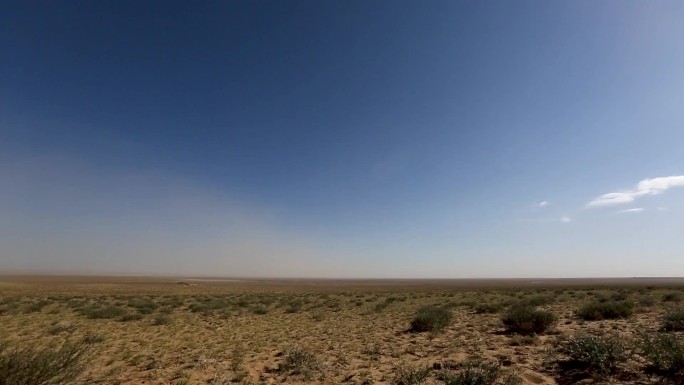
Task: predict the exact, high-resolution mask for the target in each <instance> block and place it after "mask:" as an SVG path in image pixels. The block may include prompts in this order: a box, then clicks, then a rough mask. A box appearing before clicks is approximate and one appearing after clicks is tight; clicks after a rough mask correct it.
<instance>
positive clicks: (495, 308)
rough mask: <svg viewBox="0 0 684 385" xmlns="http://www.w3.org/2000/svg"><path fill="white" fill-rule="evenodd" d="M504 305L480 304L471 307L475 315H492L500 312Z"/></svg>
mask: <svg viewBox="0 0 684 385" xmlns="http://www.w3.org/2000/svg"><path fill="white" fill-rule="evenodd" d="M504 307H505V305H504V304H503V303H480V304H477V305H475V306H474V307H473V310H474V311H475V313H477V314H494V313H498V312H500V311H501V310H502V309H503V308H504Z"/></svg>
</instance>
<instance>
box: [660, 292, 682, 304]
mask: <svg viewBox="0 0 684 385" xmlns="http://www.w3.org/2000/svg"><path fill="white" fill-rule="evenodd" d="M663 302H682V293H680V292H677V291H673V292H672V293H666V294H664V295H663Z"/></svg>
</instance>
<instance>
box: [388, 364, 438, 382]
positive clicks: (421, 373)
mask: <svg viewBox="0 0 684 385" xmlns="http://www.w3.org/2000/svg"><path fill="white" fill-rule="evenodd" d="M428 377H430V368H426V367H416V366H408V365H402V366H399V367H397V368H396V369H395V373H394V381H392V384H394V385H421V384H424V383H425V381H427V379H428Z"/></svg>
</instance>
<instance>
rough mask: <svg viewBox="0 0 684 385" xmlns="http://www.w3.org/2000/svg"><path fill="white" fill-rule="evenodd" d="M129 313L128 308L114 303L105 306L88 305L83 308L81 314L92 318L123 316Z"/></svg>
mask: <svg viewBox="0 0 684 385" xmlns="http://www.w3.org/2000/svg"><path fill="white" fill-rule="evenodd" d="M127 313H128V312H127V311H126V309H124V308H122V307H119V306H113V305H108V306H105V307H93V306H88V307H85V308H83V309H81V314H83V315H85V316H86V317H88V318H91V319H100V318H117V317H123V316H124V315H126V314H127Z"/></svg>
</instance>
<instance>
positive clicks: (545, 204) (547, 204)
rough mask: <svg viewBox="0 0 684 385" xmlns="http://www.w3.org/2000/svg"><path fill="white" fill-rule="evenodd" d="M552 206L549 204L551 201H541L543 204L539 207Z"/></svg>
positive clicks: (540, 203)
mask: <svg viewBox="0 0 684 385" xmlns="http://www.w3.org/2000/svg"><path fill="white" fill-rule="evenodd" d="M550 205H551V202H549V201H541V202H539V207H547V206H550Z"/></svg>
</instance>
